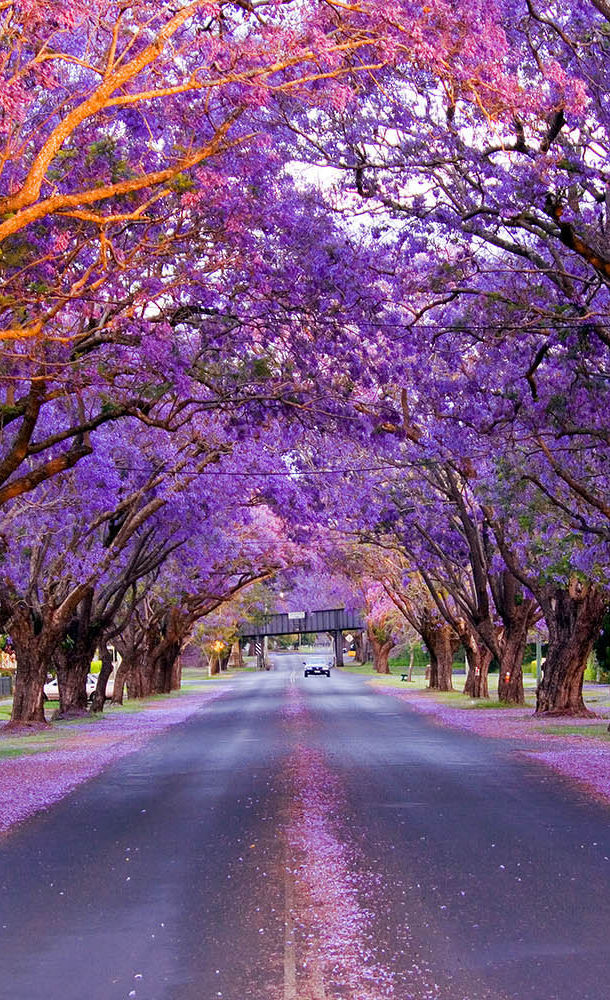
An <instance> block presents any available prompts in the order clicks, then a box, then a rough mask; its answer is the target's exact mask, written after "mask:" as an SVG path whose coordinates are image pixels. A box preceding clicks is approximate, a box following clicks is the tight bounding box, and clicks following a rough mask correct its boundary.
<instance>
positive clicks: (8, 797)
mask: <svg viewBox="0 0 610 1000" xmlns="http://www.w3.org/2000/svg"><path fill="white" fill-rule="evenodd" d="M212 683H213V686H210V687H207V685H205V684H201V685H197V688H196V689H195V690H193V689H192V688H191V690H187V692H184V691H182V692H180V693H179V694H174V695H168V696H167V697H162V698H159V697H157V698H154V699H148V700H146V701H144V702H142V703H138V704H137V705H135V706H134V705H132V706H129V707H127V708H121V707H115V706H109V707H108V708H107V709H106V710H105V712H104V714H103V715H101V716H96V717H94V718H90V719H89V718H84V719H77V720H73V721H70V722H56V723H53V726H52V727H50V728H49V729H48V730H43V731H37V732H34V733H32V734H31V735H25V736H22V735H19V736H17V735H14V734H12V733H7V734H6V735H5V734H4V733H3V730H4V729H5V723H4V724H3V723H0V834H3V833H6V832H7V831H8V830H10V828H11V827H12V826H14V825H15V824H17V823H21V822H23V821H24V820H25V819H27V818H28V817H30V816H33V815H34V814H35V813H37V812H39V811H40V810H42V809H47V808H48V807H49V806H50V805H52V804H53V803H54V802H57V801H58V800H59V799H61V798H63V797H64V795H67V794H68V793H69V792H71V791H72V790H73V789H74V788H76V787H77V785H80V784H81V783H82V782H83V781H88V780H89V778H93V777H94V776H95V775H96V774H99V773H100V771H103V770H104V768H105V767H107V766H108V765H109V764H111V763H112V762H113V761H115V760H119V759H120V758H121V757H125V756H126V755H127V754H130V753H134V752H135V751H136V750H140V749H141V748H142V747H143V746H145V745H146V743H148V741H149V740H151V739H152V738H153V737H154V736H157V735H158V734H159V733H162V732H164V731H165V730H166V729H169V728H170V727H171V726H175V725H178V724H179V723H181V722H184V721H185V720H186V719H188V718H189V716H191V715H193V714H194V713H195V712H197V711H199V709H201V708H203V707H204V706H206V705H208V704H209V703H210V702H212V701H215V700H216V699H217V698H219V697H221V696H222V695H223V694H224V693H225V692H227V691H229V690H231V685H229V684H224V683H222V686H220V684H219V683H218V682H212ZM193 687H194V686H193ZM9 704H10V702H9Z"/></svg>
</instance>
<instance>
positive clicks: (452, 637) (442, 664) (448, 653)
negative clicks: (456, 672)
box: [421, 622, 460, 691]
mask: <svg viewBox="0 0 610 1000" xmlns="http://www.w3.org/2000/svg"><path fill="white" fill-rule="evenodd" d="M421 636H422V639H423V640H424V643H425V646H426V649H427V650H428V653H429V654H430V683H429V685H428V687H430V688H432V689H433V690H436V691H453V655H454V653H455V651H456V650H457V648H458V646H459V645H460V640H459V637H458V635H457V634H456V632H455V631H454V630H453V629H452V628H451V626H450V625H447V624H446V623H440V622H438V623H436V624H431V625H430V626H429V627H425V630H422V633H421Z"/></svg>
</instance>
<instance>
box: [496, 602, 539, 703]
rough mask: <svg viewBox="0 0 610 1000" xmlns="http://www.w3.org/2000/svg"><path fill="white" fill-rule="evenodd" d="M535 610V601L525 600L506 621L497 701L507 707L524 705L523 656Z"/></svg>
mask: <svg viewBox="0 0 610 1000" xmlns="http://www.w3.org/2000/svg"><path fill="white" fill-rule="evenodd" d="M536 608H537V605H536V603H535V601H532V600H531V599H529V598H527V599H526V600H524V602H523V604H521V605H518V606H517V607H516V608H515V609H514V612H513V614H512V615H511V617H510V619H507V621H506V625H505V629H504V637H503V640H502V655H501V659H500V676H499V678H498V700H499V701H504V702H507V703H508V704H509V705H525V694H524V691H523V656H524V654H525V647H526V645H527V635H528V632H529V629H530V626H531V624H532V621H533V620H534V618H535V611H536Z"/></svg>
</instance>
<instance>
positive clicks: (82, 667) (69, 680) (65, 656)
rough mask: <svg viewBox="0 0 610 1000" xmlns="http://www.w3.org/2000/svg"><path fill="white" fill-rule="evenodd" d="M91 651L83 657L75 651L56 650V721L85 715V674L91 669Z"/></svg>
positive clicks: (80, 652) (54, 658)
mask: <svg viewBox="0 0 610 1000" xmlns="http://www.w3.org/2000/svg"><path fill="white" fill-rule="evenodd" d="M92 655H93V651H91V652H89V653H88V654H87V653H85V654H84V655H83V653H82V651H78V652H77V650H75V649H63V648H61V645H60V648H58V649H57V650H56V652H55V656H54V657H53V662H54V663H55V668H56V671H57V682H58V685H59V708H58V709H57V712H55V715H54V717H55V718H56V719H69V718H75V717H77V716H79V715H86V714H87V674H88V673H89V670H90V669H91V657H92Z"/></svg>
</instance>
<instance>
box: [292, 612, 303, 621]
mask: <svg viewBox="0 0 610 1000" xmlns="http://www.w3.org/2000/svg"><path fill="white" fill-rule="evenodd" d="M305 617H306V612H305V611H289V612H288V621H289V622H297V621H302V619H303V618H305Z"/></svg>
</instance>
